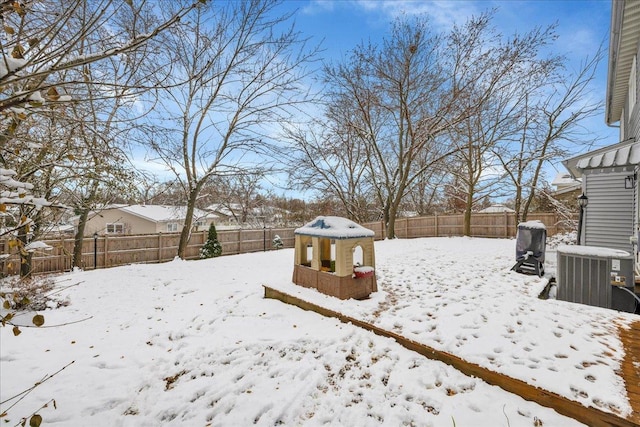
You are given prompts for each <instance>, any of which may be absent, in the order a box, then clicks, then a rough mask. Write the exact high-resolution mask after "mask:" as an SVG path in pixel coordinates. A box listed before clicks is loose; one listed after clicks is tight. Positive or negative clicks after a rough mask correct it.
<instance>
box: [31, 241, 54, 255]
mask: <svg viewBox="0 0 640 427" xmlns="http://www.w3.org/2000/svg"><path fill="white" fill-rule="evenodd" d="M52 249H53V246H49V245H47V244H46V243H45V242H41V241H35V242H31V243H29V244H27V245H26V246H25V247H24V250H25V251H27V252H35V251H37V250H44V251H50V250H52Z"/></svg>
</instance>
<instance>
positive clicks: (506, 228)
mask: <svg viewBox="0 0 640 427" xmlns="http://www.w3.org/2000/svg"><path fill="white" fill-rule="evenodd" d="M503 214H504V216H503V218H502V220H503V221H504V237H509V217H508V214H507V212H506V211H505V212H503Z"/></svg>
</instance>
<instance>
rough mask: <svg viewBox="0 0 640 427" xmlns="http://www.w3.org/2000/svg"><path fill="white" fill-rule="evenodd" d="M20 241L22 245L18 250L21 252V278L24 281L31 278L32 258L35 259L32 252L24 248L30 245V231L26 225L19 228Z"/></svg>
mask: <svg viewBox="0 0 640 427" xmlns="http://www.w3.org/2000/svg"><path fill="white" fill-rule="evenodd" d="M17 231H18V233H17V237H18V241H19V242H20V244H19V245H18V249H19V251H20V277H21V278H23V279H30V278H31V258H32V257H33V253H32V252H27V251H26V250H25V249H24V248H25V246H27V244H28V243H29V236H28V234H29V231H28V227H27V226H26V225H23V226H22V227H20V228H18V230H17Z"/></svg>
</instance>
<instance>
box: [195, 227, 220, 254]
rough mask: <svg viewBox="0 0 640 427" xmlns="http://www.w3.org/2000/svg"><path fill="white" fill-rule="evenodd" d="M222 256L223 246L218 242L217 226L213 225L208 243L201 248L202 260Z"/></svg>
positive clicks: (210, 228)
mask: <svg viewBox="0 0 640 427" xmlns="http://www.w3.org/2000/svg"><path fill="white" fill-rule="evenodd" d="M220 255H222V245H221V244H220V242H219V241H218V232H217V231H216V226H215V224H213V223H212V224H211V225H210V226H209V234H208V236H207V241H206V242H204V245H203V246H202V248H200V258H202V259H204V258H215V257H218V256H220Z"/></svg>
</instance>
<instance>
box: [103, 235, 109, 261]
mask: <svg viewBox="0 0 640 427" xmlns="http://www.w3.org/2000/svg"><path fill="white" fill-rule="evenodd" d="M108 256H109V235H108V234H105V235H104V268H107V267H108V264H107V259H108Z"/></svg>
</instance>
